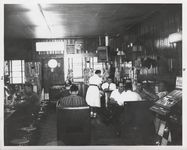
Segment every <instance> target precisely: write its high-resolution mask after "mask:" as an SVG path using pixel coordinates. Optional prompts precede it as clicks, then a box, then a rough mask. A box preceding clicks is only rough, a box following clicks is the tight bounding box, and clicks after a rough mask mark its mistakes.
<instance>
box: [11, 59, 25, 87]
mask: <svg viewBox="0 0 187 150" xmlns="http://www.w3.org/2000/svg"><path fill="white" fill-rule="evenodd" d="M9 65H10V83H12V84H17V83H25V62H24V60H11V61H10V62H9Z"/></svg>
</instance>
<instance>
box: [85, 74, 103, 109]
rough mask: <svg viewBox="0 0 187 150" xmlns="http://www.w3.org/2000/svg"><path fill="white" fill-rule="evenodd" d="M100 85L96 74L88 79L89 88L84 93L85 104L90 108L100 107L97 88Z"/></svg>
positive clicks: (100, 81)
mask: <svg viewBox="0 0 187 150" xmlns="http://www.w3.org/2000/svg"><path fill="white" fill-rule="evenodd" d="M101 83H102V79H101V78H100V77H99V76H98V75H96V74H95V75H93V76H92V77H90V79H89V87H88V90H87V93H86V102H87V104H88V105H89V106H91V107H101V101H100V93H99V88H98V86H99V85H100V84H101ZM96 85H97V86H96Z"/></svg>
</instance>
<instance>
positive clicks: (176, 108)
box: [150, 77, 182, 145]
mask: <svg viewBox="0 0 187 150" xmlns="http://www.w3.org/2000/svg"><path fill="white" fill-rule="evenodd" d="M150 110H152V111H153V112H154V113H155V114H156V116H155V129H156V134H157V135H158V137H159V138H158V141H157V142H156V143H158V145H181V144H182V77H176V86H175V89H174V90H173V91H171V92H170V93H169V94H167V95H166V96H164V97H163V98H160V99H159V100H157V101H156V102H155V104H154V105H153V106H152V107H150Z"/></svg>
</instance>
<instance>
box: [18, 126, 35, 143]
mask: <svg viewBox="0 0 187 150" xmlns="http://www.w3.org/2000/svg"><path fill="white" fill-rule="evenodd" d="M36 129H37V128H36V127H33V126H32V125H31V126H29V127H23V128H21V129H20V130H21V131H24V132H26V139H28V140H31V137H32V134H33V132H34V131H36Z"/></svg>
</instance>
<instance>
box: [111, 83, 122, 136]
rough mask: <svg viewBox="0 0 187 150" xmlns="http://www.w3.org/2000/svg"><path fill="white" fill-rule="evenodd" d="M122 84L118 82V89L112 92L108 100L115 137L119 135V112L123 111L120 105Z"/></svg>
mask: <svg viewBox="0 0 187 150" xmlns="http://www.w3.org/2000/svg"><path fill="white" fill-rule="evenodd" d="M124 92H125V91H124V84H123V82H119V84H118V89H116V90H114V91H112V93H111V95H110V100H109V103H108V104H109V107H108V108H109V110H110V113H111V123H112V124H113V125H114V128H115V130H116V135H117V136H119V135H120V121H119V117H120V114H121V112H122V111H123V107H121V106H123V105H121V101H122V100H123V93H124Z"/></svg>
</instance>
